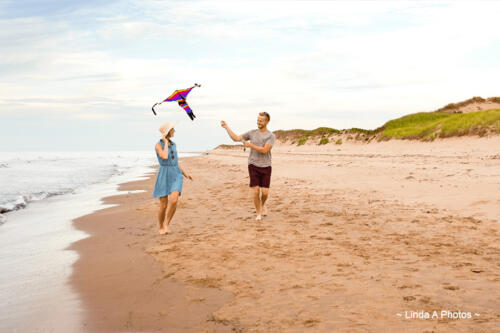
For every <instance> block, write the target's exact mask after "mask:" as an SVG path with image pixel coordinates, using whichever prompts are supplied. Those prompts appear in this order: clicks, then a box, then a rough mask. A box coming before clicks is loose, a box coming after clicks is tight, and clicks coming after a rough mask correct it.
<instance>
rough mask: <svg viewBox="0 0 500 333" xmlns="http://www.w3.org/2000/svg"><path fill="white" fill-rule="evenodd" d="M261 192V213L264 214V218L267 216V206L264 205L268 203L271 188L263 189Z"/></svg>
mask: <svg viewBox="0 0 500 333" xmlns="http://www.w3.org/2000/svg"><path fill="white" fill-rule="evenodd" d="M261 191H262V196H261V199H260V202H261V203H260V207H261V212H262V216H267V209H266V206H264V204H265V203H266V200H267V197H268V196H269V188H268V187H261Z"/></svg>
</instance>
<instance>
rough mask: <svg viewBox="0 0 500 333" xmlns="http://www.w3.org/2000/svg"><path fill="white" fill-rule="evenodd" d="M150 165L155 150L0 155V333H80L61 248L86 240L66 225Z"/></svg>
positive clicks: (72, 257) (69, 258) (69, 259)
mask: <svg viewBox="0 0 500 333" xmlns="http://www.w3.org/2000/svg"><path fill="white" fill-rule="evenodd" d="M189 155H190V154H180V157H184V156H189ZM157 163H158V162H157V160H156V155H155V154H154V151H152V152H151V151H148V152H33V153H25V152H23V153H0V203H1V204H0V207H1V208H0V209H2V211H3V213H2V218H3V220H4V223H3V224H2V225H0V299H1V300H2V301H1V302H0V331H1V332H85V327H84V326H82V311H83V310H82V308H81V304H80V301H79V295H77V293H75V291H74V290H73V289H72V288H71V286H70V285H69V284H68V279H69V277H70V276H71V272H72V268H71V267H72V265H73V263H74V262H75V261H76V260H77V259H78V255H77V253H76V252H74V251H70V250H67V248H68V247H69V245H70V244H71V243H73V242H76V241H78V240H80V239H82V238H85V237H87V236H88V235H87V234H85V233H83V232H81V231H78V230H76V229H74V228H73V225H72V220H73V219H75V218H77V217H79V216H82V215H86V214H89V213H91V212H93V211H95V210H98V209H102V208H105V207H107V206H105V205H103V204H102V202H101V198H102V197H105V196H109V195H117V194H120V193H128V192H119V191H117V188H118V184H120V183H124V182H128V181H133V180H138V179H143V178H145V176H146V175H147V174H150V173H152V172H154V169H152V168H151V166H154V165H156V164H157ZM151 200H154V198H153V197H152V198H151Z"/></svg>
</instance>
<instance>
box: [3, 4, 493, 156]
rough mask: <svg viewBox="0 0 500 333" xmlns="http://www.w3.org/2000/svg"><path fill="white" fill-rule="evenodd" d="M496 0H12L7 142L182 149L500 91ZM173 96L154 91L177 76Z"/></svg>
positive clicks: (350, 123)
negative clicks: (169, 143) (183, 96)
mask: <svg viewBox="0 0 500 333" xmlns="http://www.w3.org/2000/svg"><path fill="white" fill-rule="evenodd" d="M498 17H500V2H498V1H471V2H467V1H453V2H436V1H432V2H425V1H414V2H404V1H389V2H377V1H370V2H362V1H348V2H343V1H252V2H245V1H155V0H140V1H139V0H138V1H134V0H127V1H109V0H108V1H101V0H86V1H74V0H64V1H56V0H25V1H23V0H15V1H10V0H0V151H53V150H120V151H123V150H148V149H154V145H155V143H156V142H157V140H158V139H159V136H160V133H159V132H158V128H159V127H160V126H161V124H162V123H163V122H165V121H172V122H174V123H176V130H177V131H176V134H175V138H174V141H176V143H177V146H178V147H179V150H180V151H204V150H208V149H211V148H214V147H215V146H217V145H219V144H231V143H232V141H231V140H230V139H229V137H228V136H227V134H226V132H225V130H224V129H222V128H221V127H220V121H221V120H225V121H226V122H227V123H228V125H229V126H230V127H231V128H232V129H233V130H234V131H235V132H236V133H243V132H245V131H247V130H250V129H254V128H256V120H257V116H258V113H259V112H262V111H266V112H268V113H270V115H271V122H270V123H269V126H268V128H269V129H270V130H272V131H274V130H278V129H295V128H302V129H314V128H317V127H320V126H327V127H332V128H337V129H344V128H351V127H359V128H366V129H373V128H376V127H379V126H381V125H383V124H384V123H385V122H386V121H388V120H390V119H394V118H397V117H400V116H403V115H406V114H409V113H415V112H422V111H433V110H435V109H438V108H440V107H442V106H444V105H446V104H448V103H452V102H459V101H462V100H465V99H468V98H471V97H473V96H482V97H484V98H486V97H491V96H500V89H499V87H500V85H499V84H498V78H499V77H500V34H499V31H500V20H499V19H498ZM194 83H199V84H201V87H200V88H196V89H194V90H193V91H192V92H191V94H190V95H189V97H188V102H189V104H190V105H191V108H192V109H193V111H194V113H195V115H196V117H197V118H196V119H195V120H194V121H191V120H190V119H189V118H188V117H187V115H186V114H185V113H184V111H182V110H181V109H180V108H179V107H178V105H177V104H176V103H164V104H162V105H160V106H159V107H157V111H158V116H154V115H153V113H152V112H151V106H152V105H153V104H154V103H156V102H160V101H162V100H163V99H165V98H166V97H168V96H169V95H170V94H171V93H172V92H173V91H174V90H176V89H182V88H187V87H190V86H192V85H193V84H194Z"/></svg>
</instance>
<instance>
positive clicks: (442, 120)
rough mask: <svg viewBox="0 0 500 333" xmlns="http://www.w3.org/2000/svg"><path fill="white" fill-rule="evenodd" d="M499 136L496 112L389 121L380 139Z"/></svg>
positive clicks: (499, 112) (415, 116) (427, 115)
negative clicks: (494, 134) (474, 135)
mask: <svg viewBox="0 0 500 333" xmlns="http://www.w3.org/2000/svg"><path fill="white" fill-rule="evenodd" d="M492 129H493V130H496V131H497V132H498V133H500V109H494V110H485V111H479V112H470V113H440V112H434V113H425V112H422V113H415V114H411V115H408V116H404V117H401V118H398V119H394V120H391V121H389V122H387V123H386V124H385V125H384V126H383V130H382V132H381V133H380V137H381V138H382V139H393V138H394V139H423V140H433V139H435V138H437V137H441V138H445V137H451V136H460V135H467V134H479V135H481V134H486V133H487V132H488V131H490V130H492Z"/></svg>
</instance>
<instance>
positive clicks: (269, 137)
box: [241, 129, 276, 168]
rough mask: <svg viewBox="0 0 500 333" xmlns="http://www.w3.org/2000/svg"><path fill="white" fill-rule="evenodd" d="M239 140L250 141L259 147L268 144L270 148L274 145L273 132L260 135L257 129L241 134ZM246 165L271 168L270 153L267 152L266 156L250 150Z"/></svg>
mask: <svg viewBox="0 0 500 333" xmlns="http://www.w3.org/2000/svg"><path fill="white" fill-rule="evenodd" d="M241 138H242V139H243V140H245V141H250V143H253V144H254V145H256V146H259V147H264V145H265V144H266V143H269V144H270V145H271V146H272V145H274V140H275V139H276V137H275V136H274V133H273V132H270V131H267V132H264V133H261V132H260V131H259V130H258V129H254V130H251V131H248V132H246V133H243V134H242V135H241ZM248 164H253V165H255V166H257V167H260V168H265V167H268V166H271V151H270V150H269V151H268V152H267V153H266V154H261V153H259V152H257V151H256V150H255V149H250V155H249V156H248Z"/></svg>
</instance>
